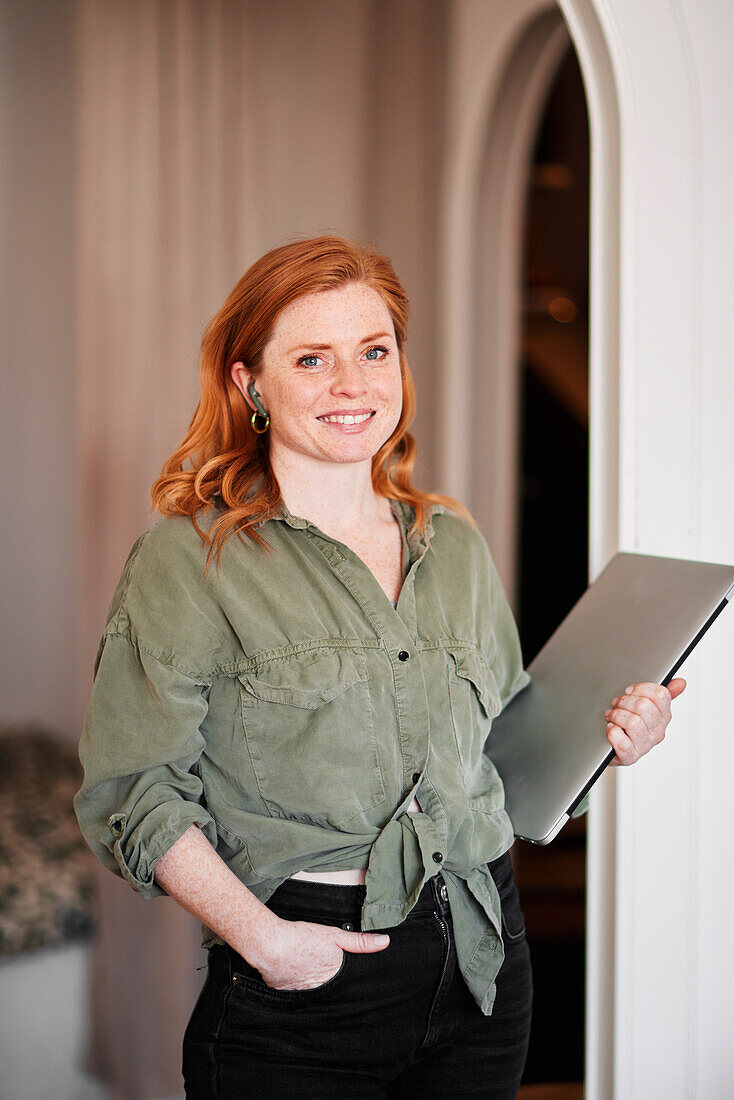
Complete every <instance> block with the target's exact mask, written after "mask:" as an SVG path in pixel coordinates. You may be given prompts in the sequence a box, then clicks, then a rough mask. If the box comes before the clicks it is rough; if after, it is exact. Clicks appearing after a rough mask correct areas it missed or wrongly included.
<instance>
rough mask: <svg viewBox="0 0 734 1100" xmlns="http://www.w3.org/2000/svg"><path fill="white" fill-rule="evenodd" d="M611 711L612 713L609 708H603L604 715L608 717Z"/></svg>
mask: <svg viewBox="0 0 734 1100" xmlns="http://www.w3.org/2000/svg"><path fill="white" fill-rule="evenodd" d="M611 713H612V712H611V710H605V711H604V717H605V718H608V717H609V715H610V714H611Z"/></svg>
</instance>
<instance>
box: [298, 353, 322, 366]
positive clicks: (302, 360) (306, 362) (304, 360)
mask: <svg viewBox="0 0 734 1100" xmlns="http://www.w3.org/2000/svg"><path fill="white" fill-rule="evenodd" d="M320 358H321V356H319V355H302V356H301V358H300V359H299V360H298V362H299V363H303V365H304V367H315V366H316V363H315V362H310V363H309V359H311V360H317V359H320Z"/></svg>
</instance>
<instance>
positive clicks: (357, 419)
mask: <svg viewBox="0 0 734 1100" xmlns="http://www.w3.org/2000/svg"><path fill="white" fill-rule="evenodd" d="M374 415H375V410H374V409H371V410H364V411H360V412H355V413H327V414H326V415H325V416H317V417H316V419H317V420H320V421H321V423H322V424H338V425H340V426H346V427H357V428H358V427H360V426H361V425H362V424H366V423H367V421H368V420H371V419H372V417H373V416H374Z"/></svg>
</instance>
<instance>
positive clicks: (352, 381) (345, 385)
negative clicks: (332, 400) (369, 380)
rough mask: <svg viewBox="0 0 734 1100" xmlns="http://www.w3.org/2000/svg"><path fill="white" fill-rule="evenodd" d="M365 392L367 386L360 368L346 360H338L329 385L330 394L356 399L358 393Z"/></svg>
mask: <svg viewBox="0 0 734 1100" xmlns="http://www.w3.org/2000/svg"><path fill="white" fill-rule="evenodd" d="M366 390H367V384H366V382H365V377H364V373H363V370H362V367H361V366H360V365H359V364H358V363H355V362H353V361H352V360H351V359H348V358H347V359H340V360H338V362H337V366H336V370H335V371H334V377H333V380H332V383H331V392H332V393H334V394H337V393H343V394H348V395H349V396H350V397H356V396H358V395H359V394H360V393H365V392H366Z"/></svg>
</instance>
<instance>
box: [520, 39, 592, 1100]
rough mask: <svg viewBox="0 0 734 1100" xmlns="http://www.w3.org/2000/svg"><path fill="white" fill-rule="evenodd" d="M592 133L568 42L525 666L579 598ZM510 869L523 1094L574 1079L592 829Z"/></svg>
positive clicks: (530, 442)
mask: <svg viewBox="0 0 734 1100" xmlns="http://www.w3.org/2000/svg"><path fill="white" fill-rule="evenodd" d="M588 165H589V128H588V119H587V113H586V101H585V96H584V91H583V85H582V81H581V74H580V72H579V67H578V63H577V60H576V56H575V54H574V52H573V49H572V48H571V46H570V44H569V49H568V52H567V54H566V55H565V58H564V61H563V62H562V64H561V66H560V68H559V71H558V73H557V76H556V78H555V80H554V82H553V85H552V88H551V90H550V94H549V97H548V101H547V105H546V109H545V112H544V115H543V118H542V120H541V124H540V127H539V130H538V136H537V141H536V147H535V153H534V157H533V165H532V170H531V175H530V185H529V189H528V196H527V204H526V216H525V229H524V242H523V247H524V264H523V332H522V374H521V392H522V400H521V462H522V469H521V471H520V474H521V476H520V479H519V482H520V486H521V502H520V539H519V547H518V553H519V560H518V576H519V578H520V588H519V591H518V608H517V612H518V614H517V621H518V627H519V630H520V637H521V641H522V646H523V655H524V658H525V663H526V665H527V664H528V663H529V662H530V661H531V660H532V659H533V657H534V656H535V655H536V653H537V652H538V650H539V649H540V648H541V647H542V646H543V644H544V643H545V642H546V641H547V639H548V638H549V637H550V635H551V634H552V633H553V631H554V630H555V628H556V627H557V626H558V624H559V622H560V621H561V620H562V619H563V618H564V617H565V615H566V614H567V612H568V611H569V610H570V609H571V607H572V606H573V604H574V603H575V602H576V600H577V599H578V598H579V597H580V596H581V594H582V593H583V591H584V590H585V588H586V587H587V577H588V489H589V485H588V465H589V459H588V454H589V446H588V361H587V348H588V255H589V235H588V222H589V167H588ZM513 863H514V865H515V872H516V877H517V880H518V885H519V888H520V893H521V896H522V900H523V908H524V911H525V916H526V922H527V928H528V940H529V943H530V951H531V954H532V958H533V968H534V976H535V1007H534V1015H533V1029H532V1034H531V1041H530V1051H529V1055H528V1061H527V1066H526V1071H525V1076H524V1078H523V1081H524V1083H526V1084H531V1083H537V1082H557V1081H569V1082H571V1081H578V1082H580V1081H582V1080H583V1069H584V1067H583V1041H584V937H585V886H586V882H585V866H586V823H585V819H584V818H583V817H582V818H580V819H578V820H576V821H571V822H569V824H568V825H567V826H566V827H565V828H564V829H563V830H562V832H561V833H560V834H559V836H558V837H557V838H556V840H555V841H553V843H552V844H551V845H550V846H549V847H547V848H546V847H543V848H538V847H535V846H533V845H531V844H527V843H524V842H522V841H518V843H517V844H516V845H515V847H514V849H513Z"/></svg>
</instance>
